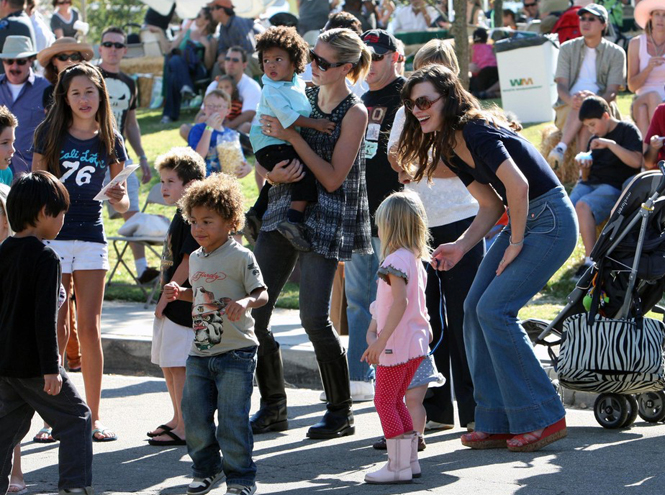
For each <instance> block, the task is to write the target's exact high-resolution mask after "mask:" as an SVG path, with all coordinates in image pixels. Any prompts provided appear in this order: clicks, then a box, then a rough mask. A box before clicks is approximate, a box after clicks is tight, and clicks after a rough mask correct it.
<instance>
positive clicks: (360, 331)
mask: <svg viewBox="0 0 665 495" xmlns="http://www.w3.org/2000/svg"><path fill="white" fill-rule="evenodd" d="M372 247H373V248H374V254H356V253H354V254H353V255H352V257H351V260H350V261H347V262H345V263H344V292H345V293H346V303H347V307H346V319H347V320H348V323H349V349H348V356H347V357H348V360H349V379H350V380H352V381H370V380H371V379H372V377H373V375H374V369H373V368H372V367H371V366H370V365H369V364H367V363H366V362H364V361H363V362H360V358H361V357H362V355H363V352H365V349H367V328H368V327H369V323H370V321H372V315H371V314H370V313H369V305H370V304H372V303H373V302H374V300H375V299H376V274H377V271H378V270H379V253H380V252H381V241H380V240H379V238H378V237H372Z"/></svg>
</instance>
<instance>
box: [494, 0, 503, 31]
mask: <svg viewBox="0 0 665 495" xmlns="http://www.w3.org/2000/svg"><path fill="white" fill-rule="evenodd" d="M492 16H493V17H494V27H495V28H500V27H503V0H494V9H493V10H492Z"/></svg>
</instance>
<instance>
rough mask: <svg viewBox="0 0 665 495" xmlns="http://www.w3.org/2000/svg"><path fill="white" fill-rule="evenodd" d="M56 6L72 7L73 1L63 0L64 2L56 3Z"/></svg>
mask: <svg viewBox="0 0 665 495" xmlns="http://www.w3.org/2000/svg"><path fill="white" fill-rule="evenodd" d="M55 4H56V5H66V4H69V5H71V4H72V0H63V1H62V2H55Z"/></svg>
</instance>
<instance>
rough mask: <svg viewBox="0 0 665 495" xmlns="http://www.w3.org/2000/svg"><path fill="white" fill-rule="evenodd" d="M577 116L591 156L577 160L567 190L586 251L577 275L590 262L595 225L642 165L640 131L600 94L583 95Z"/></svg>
mask: <svg viewBox="0 0 665 495" xmlns="http://www.w3.org/2000/svg"><path fill="white" fill-rule="evenodd" d="M579 116H580V121H581V122H582V124H584V125H585V126H586V127H587V128H588V129H589V131H591V134H592V137H591V139H590V140H589V145H588V147H587V151H591V159H582V160H579V163H580V168H581V169H582V177H583V178H582V179H580V181H579V182H578V183H577V184H576V185H575V187H574V188H573V190H572V191H571V192H570V200H571V201H572V202H573V205H575V211H576V212H577V219H578V221H579V224H580V234H581V235H582V242H583V243H584V251H585V255H586V258H585V261H584V264H583V265H582V266H581V267H580V268H579V270H578V272H577V273H576V274H575V277H581V276H582V275H583V274H584V272H585V271H586V269H587V268H588V267H589V266H591V258H590V257H589V255H590V254H591V250H592V249H593V245H594V244H595V243H596V226H597V225H600V224H601V223H603V222H604V221H605V220H606V219H607V218H608V217H609V215H610V211H612V207H613V206H614V203H616V201H617V199H619V196H620V195H621V189H622V188H623V186H624V184H625V183H626V181H627V180H628V179H630V178H632V177H633V176H634V175H635V174H636V173H638V172H639V171H640V168H641V167H642V136H641V135H640V131H639V130H638V129H637V127H635V125H634V124H632V123H630V122H624V121H621V120H617V119H615V118H613V117H612V116H611V114H610V107H609V105H608V104H607V102H606V101H605V100H604V99H603V98H600V97H598V96H590V97H588V98H586V99H585V100H584V102H583V103H582V106H581V107H580V111H579ZM587 176H588V177H587Z"/></svg>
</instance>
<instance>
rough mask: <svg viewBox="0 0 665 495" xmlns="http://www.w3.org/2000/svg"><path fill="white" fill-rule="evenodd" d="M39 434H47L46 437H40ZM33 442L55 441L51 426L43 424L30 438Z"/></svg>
mask: <svg viewBox="0 0 665 495" xmlns="http://www.w3.org/2000/svg"><path fill="white" fill-rule="evenodd" d="M40 435H48V436H47V437H46V438H41V437H40ZM32 441H33V442H35V443H55V442H56V439H55V438H53V428H50V427H48V426H45V427H44V428H42V429H41V430H39V431H38V432H37V434H36V435H35V436H34V438H33V439H32Z"/></svg>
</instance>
